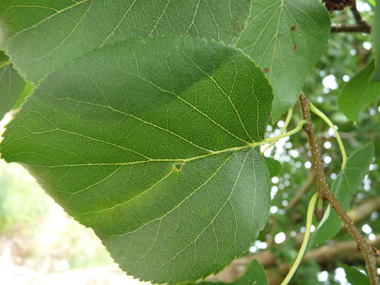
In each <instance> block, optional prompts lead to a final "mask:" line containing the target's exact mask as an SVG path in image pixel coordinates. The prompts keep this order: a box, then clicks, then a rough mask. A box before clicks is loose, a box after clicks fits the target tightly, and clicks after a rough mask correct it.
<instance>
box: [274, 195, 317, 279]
mask: <svg viewBox="0 0 380 285" xmlns="http://www.w3.org/2000/svg"><path fill="white" fill-rule="evenodd" d="M318 197H319V195H318V193H315V194H314V195H313V197H312V198H311V200H310V203H309V207H308V208H307V218H306V232H305V237H304V238H303V242H302V246H301V249H300V251H299V252H298V255H297V257H296V259H295V260H294V263H293V265H292V268H290V271H289V273H288V275H286V277H285V279H284V281H282V283H281V285H287V284H288V283H289V281H290V279H292V277H293V275H294V273H295V272H296V270H297V268H298V265H299V264H300V262H301V260H302V257H303V255H304V253H305V250H306V246H307V243H308V242H309V237H310V230H311V222H312V220H313V212H314V207H315V203H316V201H317V199H318Z"/></svg>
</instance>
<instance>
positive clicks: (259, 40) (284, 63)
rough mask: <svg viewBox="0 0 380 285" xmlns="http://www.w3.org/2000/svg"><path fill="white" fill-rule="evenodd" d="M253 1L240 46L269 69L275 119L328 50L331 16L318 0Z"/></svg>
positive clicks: (295, 95) (259, 63) (292, 100)
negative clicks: (326, 49)
mask: <svg viewBox="0 0 380 285" xmlns="http://www.w3.org/2000/svg"><path fill="white" fill-rule="evenodd" d="M251 5H252V8H251V9H252V10H251V15H250V17H249V19H248V24H247V28H246V29H245V30H244V32H243V33H242V35H241V36H240V38H239V40H238V42H237V47H239V48H241V49H242V50H243V51H244V52H245V53H247V54H248V55H249V56H250V57H251V58H252V59H253V60H254V61H255V62H256V64H257V65H259V66H261V67H262V68H263V69H264V71H265V72H266V75H267V77H268V78H269V81H270V83H271V84H272V86H273V92H274V95H275V97H274V104H273V110H272V116H273V119H274V121H276V120H277V119H278V118H279V117H280V116H281V115H282V114H283V113H284V112H285V111H286V110H288V109H289V108H290V107H291V106H293V105H294V103H295V102H296V101H297V99H298V97H299V95H300V91H301V88H302V86H303V84H304V81H305V78H306V75H307V73H308V72H309V70H310V69H311V67H312V66H313V65H314V64H315V63H316V62H317V60H318V59H319V58H320V56H321V55H322V53H323V51H324V50H325V48H326V46H327V42H328V38H329V34H330V17H329V13H328V12H327V10H326V8H325V7H323V6H322V4H321V3H320V2H319V1H318V0H283V1H282V0H281V1H280V0H260V1H253V2H252V4H251Z"/></svg>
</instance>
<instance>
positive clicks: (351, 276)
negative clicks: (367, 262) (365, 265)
mask: <svg viewBox="0 0 380 285" xmlns="http://www.w3.org/2000/svg"><path fill="white" fill-rule="evenodd" d="M342 267H343V269H344V271H345V272H346V278H347V281H348V282H350V284H351V285H371V282H370V281H369V278H368V276H367V275H365V274H363V273H361V272H360V271H359V270H357V269H356V268H353V267H351V266H348V265H346V264H342Z"/></svg>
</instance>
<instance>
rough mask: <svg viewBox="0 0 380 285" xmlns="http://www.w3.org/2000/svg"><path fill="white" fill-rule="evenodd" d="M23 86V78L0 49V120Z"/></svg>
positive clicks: (14, 101)
mask: <svg viewBox="0 0 380 285" xmlns="http://www.w3.org/2000/svg"><path fill="white" fill-rule="evenodd" d="M24 87H25V81H24V79H23V78H22V77H21V76H20V75H19V74H18V72H17V70H15V69H14V68H13V64H12V63H11V62H10V61H9V58H8V57H7V56H6V55H5V53H4V51H0V120H1V119H2V118H3V117H4V115H5V114H6V113H7V112H9V111H10V110H11V109H12V107H13V105H14V104H15V103H16V101H17V99H19V98H20V95H21V93H22V91H23V89H24Z"/></svg>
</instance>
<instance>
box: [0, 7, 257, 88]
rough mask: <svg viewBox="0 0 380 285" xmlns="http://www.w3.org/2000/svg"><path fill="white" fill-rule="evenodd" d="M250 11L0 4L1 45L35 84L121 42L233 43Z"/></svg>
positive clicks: (239, 8)
mask: <svg viewBox="0 0 380 285" xmlns="http://www.w3.org/2000/svg"><path fill="white" fill-rule="evenodd" d="M249 9H250V1H249V0H233V1H232V0H207V1H206V0H198V1H188V0H176V1H170V0H155V1H144V0H121V1H116V0H108V1H106V2H104V1H101V0H81V1H71V0H59V1H41V0H18V1H16V2H15V1H14V0H3V1H1V3H0V25H1V26H2V33H3V34H4V39H3V44H2V47H3V49H5V50H6V51H7V53H8V54H9V55H10V56H11V58H12V62H13V63H14V64H15V65H16V67H17V68H18V69H19V70H20V71H21V73H22V74H24V75H25V76H26V78H27V79H28V80H29V81H32V82H33V83H38V81H39V80H41V79H42V78H44V77H45V75H46V74H49V73H50V72H52V71H53V70H54V69H56V68H57V67H60V66H62V65H63V64H65V63H67V62H69V61H70V60H72V59H73V58H75V57H78V56H81V55H83V54H84V53H86V52H88V51H90V50H91V49H93V48H97V47H100V46H103V45H105V44H109V43H112V42H115V41H119V40H123V39H125V38H130V37H138V36H145V37H150V36H160V35H164V34H177V35H193V36H197V37H203V38H207V39H215V40H217V41H223V42H224V43H226V44H232V43H234V42H235V40H236V38H237V37H238V35H239V34H240V33H241V31H242V29H243V28H244V25H245V21H246V18H247V17H248V14H249ZM0 35H1V33H0ZM0 43H1V40H0Z"/></svg>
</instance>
